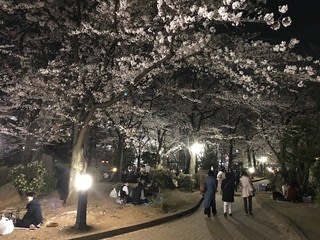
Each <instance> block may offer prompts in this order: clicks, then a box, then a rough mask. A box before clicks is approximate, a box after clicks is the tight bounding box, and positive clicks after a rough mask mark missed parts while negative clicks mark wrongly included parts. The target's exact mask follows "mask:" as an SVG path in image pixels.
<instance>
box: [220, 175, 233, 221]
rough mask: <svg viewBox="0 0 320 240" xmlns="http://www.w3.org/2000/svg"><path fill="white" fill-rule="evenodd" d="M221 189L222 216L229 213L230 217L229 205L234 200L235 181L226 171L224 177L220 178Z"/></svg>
mask: <svg viewBox="0 0 320 240" xmlns="http://www.w3.org/2000/svg"><path fill="white" fill-rule="evenodd" d="M221 190H222V201H223V213H224V216H225V217H227V215H228V214H229V216H230V217H231V216H232V209H231V206H232V203H233V202H234V190H235V181H234V178H233V177H232V175H231V173H230V172H227V173H226V178H225V179H223V180H222V183H221Z"/></svg>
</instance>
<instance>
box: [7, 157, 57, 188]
mask: <svg viewBox="0 0 320 240" xmlns="http://www.w3.org/2000/svg"><path fill="white" fill-rule="evenodd" d="M9 178H10V180H11V181H12V183H13V185H14V186H15V188H16V189H17V190H18V192H19V193H20V194H26V193H27V192H37V193H38V194H41V193H47V192H49V188H51V187H53V186H52V185H54V183H53V182H51V180H49V178H48V173H47V170H46V169H45V168H44V167H43V165H42V163H41V162H39V161H33V162H30V163H28V164H26V165H24V164H19V165H17V166H15V167H12V168H11V169H10V170H9ZM46 181H49V182H48V184H47V183H46Z"/></svg>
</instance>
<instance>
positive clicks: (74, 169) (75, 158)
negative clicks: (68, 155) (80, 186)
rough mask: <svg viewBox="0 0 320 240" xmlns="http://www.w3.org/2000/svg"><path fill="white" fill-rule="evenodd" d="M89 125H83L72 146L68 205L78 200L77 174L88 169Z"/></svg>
mask: <svg viewBox="0 0 320 240" xmlns="http://www.w3.org/2000/svg"><path fill="white" fill-rule="evenodd" d="M88 130H89V126H86V127H83V128H82V129H81V130H80V132H79V135H78V137H77V139H76V141H75V144H74V145H73V148H72V162H71V168H70V177H69V193H68V198H67V200H66V203H67V205H69V204H71V203H74V202H75V201H76V191H75V190H76V189H75V187H74V186H75V176H76V175H77V174H79V173H83V172H85V170H86V160H85V157H84V151H83V150H84V143H85V141H86V138H87V137H88V134H87V133H88Z"/></svg>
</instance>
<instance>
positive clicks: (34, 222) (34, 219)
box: [16, 192, 43, 229]
mask: <svg viewBox="0 0 320 240" xmlns="http://www.w3.org/2000/svg"><path fill="white" fill-rule="evenodd" d="M27 201H28V203H27V206H26V209H27V212H26V214H25V215H24V216H23V218H22V219H21V220H17V222H16V227H25V228H30V229H36V228H39V227H40V225H41V223H42V220H43V219H42V211H41V205H40V201H39V200H38V199H36V198H35V193H34V192H30V193H27Z"/></svg>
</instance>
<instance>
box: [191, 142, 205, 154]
mask: <svg viewBox="0 0 320 240" xmlns="http://www.w3.org/2000/svg"><path fill="white" fill-rule="evenodd" d="M190 149H191V151H192V152H193V153H195V154H199V153H201V152H202V151H203V144H200V143H194V144H192V146H191V148H190Z"/></svg>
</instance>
